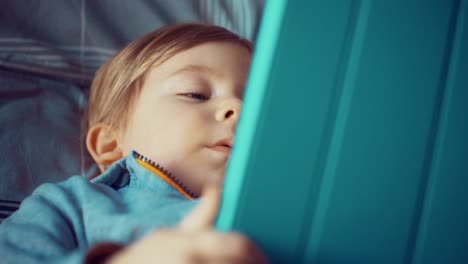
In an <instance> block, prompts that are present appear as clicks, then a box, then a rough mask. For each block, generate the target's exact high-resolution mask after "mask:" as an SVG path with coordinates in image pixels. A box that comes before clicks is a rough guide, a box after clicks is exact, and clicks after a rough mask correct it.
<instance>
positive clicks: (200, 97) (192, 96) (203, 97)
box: [180, 93, 208, 101]
mask: <svg viewBox="0 0 468 264" xmlns="http://www.w3.org/2000/svg"><path fill="white" fill-rule="evenodd" d="M180 95H182V96H186V97H188V98H190V99H195V100H200V101H204V100H208V96H206V95H204V94H201V93H182V94H180Z"/></svg>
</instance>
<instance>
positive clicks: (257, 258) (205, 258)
mask: <svg viewBox="0 0 468 264" xmlns="http://www.w3.org/2000/svg"><path fill="white" fill-rule="evenodd" d="M219 204H220V192H219V190H217V188H215V187H208V188H206V189H205V191H204V193H203V195H202V198H201V200H200V203H199V204H198V206H197V207H196V208H195V209H194V210H193V211H192V212H191V213H190V214H189V215H188V216H186V217H185V218H184V219H183V220H182V222H181V223H180V224H179V225H178V226H177V227H176V228H173V229H162V230H157V231H155V232H154V233H152V234H150V235H148V236H146V237H144V238H143V239H141V240H139V241H137V242H135V243H134V244H133V245H131V246H129V247H128V248H126V249H123V250H122V251H121V252H119V253H117V254H116V255H115V256H113V257H112V258H111V259H110V260H109V263H255V264H262V263H268V261H267V259H266V257H265V256H264V255H263V254H262V253H261V252H260V251H259V249H258V248H257V247H256V246H255V245H254V244H253V243H252V242H251V241H250V240H248V239H247V238H246V237H245V236H242V235H240V234H237V233H218V232H216V231H215V230H214V229H213V224H214V221H215V219H216V215H217V212H218V208H219Z"/></svg>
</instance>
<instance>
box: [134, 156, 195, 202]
mask: <svg viewBox="0 0 468 264" xmlns="http://www.w3.org/2000/svg"><path fill="white" fill-rule="evenodd" d="M134 157H135V160H136V162H137V163H138V164H139V165H140V166H142V167H143V168H145V169H147V170H149V171H150V172H152V173H153V174H155V175H157V176H158V177H159V178H161V179H162V180H163V181H165V182H166V183H167V184H169V185H170V186H172V187H173V188H174V189H176V190H177V191H178V192H179V193H180V194H182V195H183V196H184V197H185V198H187V199H188V200H193V199H194V198H196V195H194V193H193V192H192V191H190V189H189V188H188V187H187V186H185V185H183V184H182V183H181V181H179V180H178V179H177V178H176V177H174V176H173V175H172V174H171V173H170V172H168V171H167V170H165V169H164V168H163V167H161V166H159V165H158V164H156V163H155V162H153V161H151V160H150V159H148V158H146V157H145V156H143V155H141V154H139V153H137V152H136V151H134Z"/></svg>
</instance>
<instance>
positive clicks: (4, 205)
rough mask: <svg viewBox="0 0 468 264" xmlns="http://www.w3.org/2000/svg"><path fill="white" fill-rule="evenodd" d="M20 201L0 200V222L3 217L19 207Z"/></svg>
mask: <svg viewBox="0 0 468 264" xmlns="http://www.w3.org/2000/svg"><path fill="white" fill-rule="evenodd" d="M19 205H20V202H18V201H9V200H0V224H1V223H2V222H3V220H4V219H5V218H7V217H8V216H10V215H11V214H12V213H13V212H14V211H16V210H17V209H18V208H19Z"/></svg>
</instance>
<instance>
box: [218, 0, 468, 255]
mask: <svg viewBox="0 0 468 264" xmlns="http://www.w3.org/2000/svg"><path fill="white" fill-rule="evenodd" d="M467 2H468V1H464V0H460V1H444V0H429V1H404V0H398V1H365V0H363V1H350V0H346V1H343V0H333V1H327V0H311V1H309V0H294V1H293V0H291V1H287V0H271V1H266V6H265V11H264V17H263V19H262V23H261V27H260V32H259V37H258V39H257V44H256V48H255V53H254V57H253V62H252V65H251V71H250V75H249V80H248V83H247V90H246V94H245V97H244V105H243V109H242V114H241V119H240V121H239V123H238V128H237V131H236V139H235V144H234V148H233V151H232V155H231V159H230V162H229V166H228V170H227V174H226V178H225V183H224V192H223V200H222V206H221V211H220V214H219V216H218V219H217V224H216V227H217V228H218V230H221V231H239V232H242V233H245V234H247V235H248V236H249V237H250V238H251V239H252V240H253V241H255V242H256V243H257V244H258V245H259V246H260V248H261V249H262V250H263V251H264V252H265V253H266V254H267V256H268V257H269V258H270V260H272V263H327V264H331V263H392V264H396V263H468V195H467V193H468V111H467V110H468V108H467V107H466V105H467V104H468V3H467Z"/></svg>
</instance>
